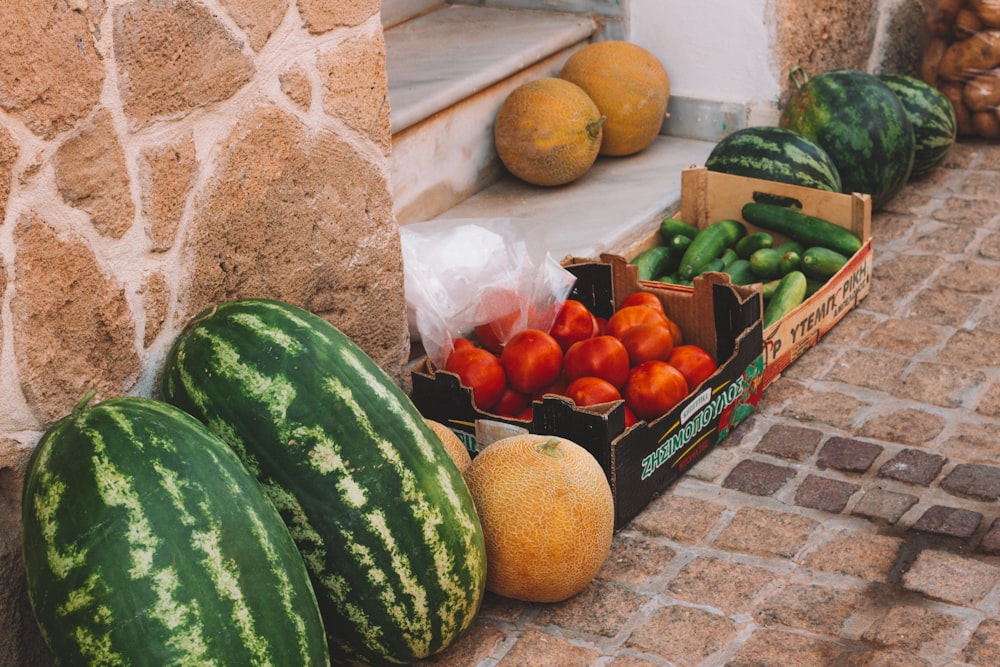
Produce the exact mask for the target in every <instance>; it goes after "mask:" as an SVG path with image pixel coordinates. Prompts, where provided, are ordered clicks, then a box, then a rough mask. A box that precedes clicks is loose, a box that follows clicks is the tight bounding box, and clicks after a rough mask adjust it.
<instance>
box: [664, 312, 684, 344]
mask: <svg viewBox="0 0 1000 667" xmlns="http://www.w3.org/2000/svg"><path fill="white" fill-rule="evenodd" d="M664 317H667V316H666V315H664ZM667 328H669V329H670V335H671V336H673V339H674V346H675V347H676V346H678V345H682V344H683V343H684V334H682V333H681V328H680V327H679V326H677V323H676V322H674V321H673V320H672V319H670V318H669V317H667Z"/></svg>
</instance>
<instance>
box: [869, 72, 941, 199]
mask: <svg viewBox="0 0 1000 667" xmlns="http://www.w3.org/2000/svg"><path fill="white" fill-rule="evenodd" d="M878 78H879V80H880V81H881V82H882V83H884V84H885V85H886V86H888V87H889V90H891V91H892V92H893V93H895V94H896V97H897V98H898V99H899V101H900V103H902V105H903V109H905V110H906V115H907V116H908V117H909V119H910V123H911V124H912V125H913V141H914V147H915V148H914V152H913V171H912V172H910V178H911V179H912V178H916V177H919V176H923V175H924V174H926V173H927V172H929V171H931V170H932V169H933V168H934V167H936V166H938V165H939V164H941V162H942V161H943V160H944V158H945V156H946V155H948V152H949V151H950V150H951V149H952V146H954V145H955V138H956V137H957V135H958V120H957V119H956V117H955V107H953V106H952V105H951V101H950V100H949V99H948V98H947V97H946V96H945V94H944V93H942V92H941V91H940V90H938V89H937V88H935V87H934V86H932V85H930V84H929V83H927V82H926V81H922V80H921V79H918V78H916V77H913V76H907V75H906V74H879V75H878Z"/></svg>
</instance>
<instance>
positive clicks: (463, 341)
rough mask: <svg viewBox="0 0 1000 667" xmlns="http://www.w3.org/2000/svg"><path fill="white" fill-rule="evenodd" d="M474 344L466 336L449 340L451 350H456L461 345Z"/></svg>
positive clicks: (461, 346) (473, 345) (470, 345)
mask: <svg viewBox="0 0 1000 667" xmlns="http://www.w3.org/2000/svg"><path fill="white" fill-rule="evenodd" d="M475 346H476V344H475V343H473V342H472V341H471V340H469V339H468V338H456V339H455V340H453V341H452V342H451V347H452V349H453V350H458V349H461V348H463V347H475Z"/></svg>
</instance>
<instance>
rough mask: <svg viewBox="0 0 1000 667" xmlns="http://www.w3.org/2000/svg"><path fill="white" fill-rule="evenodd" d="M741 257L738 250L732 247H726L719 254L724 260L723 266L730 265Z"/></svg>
mask: <svg viewBox="0 0 1000 667" xmlns="http://www.w3.org/2000/svg"><path fill="white" fill-rule="evenodd" d="M739 258H740V256H739V255H737V254H736V251H735V250H733V249H732V248H726V249H725V250H723V251H722V254H721V255H720V256H719V259H721V260H722V265H723V266H729V265H730V264H732V263H733V262H735V261H736V260H738V259H739Z"/></svg>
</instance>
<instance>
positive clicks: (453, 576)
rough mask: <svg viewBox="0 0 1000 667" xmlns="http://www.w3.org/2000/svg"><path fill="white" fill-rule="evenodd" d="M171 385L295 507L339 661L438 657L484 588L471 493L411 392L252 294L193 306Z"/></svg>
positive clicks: (304, 318) (301, 313) (340, 339)
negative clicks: (197, 310)
mask: <svg viewBox="0 0 1000 667" xmlns="http://www.w3.org/2000/svg"><path fill="white" fill-rule="evenodd" d="M162 392H163V395H164V397H165V398H166V400H167V401H169V402H171V403H173V404H175V405H177V406H178V407H181V408H182V409H184V410H187V411H189V412H190V413H191V414H193V415H194V416H196V417H197V418H199V419H201V420H202V421H204V422H205V423H206V424H207V425H208V426H209V428H210V429H212V430H213V431H215V432H217V433H219V434H220V436H221V437H222V438H223V439H224V440H226V441H227V442H228V443H229V444H230V445H231V446H232V447H233V449H234V450H235V451H236V452H237V453H238V454H239V456H240V458H241V459H242V460H243V461H244V463H245V465H246V466H247V468H248V469H250V470H251V471H253V472H254V474H255V475H256V476H257V478H258V480H259V482H260V483H261V485H262V487H263V488H264V489H265V492H266V493H267V495H268V496H269V497H270V498H271V500H272V502H273V503H274V504H275V506H276V507H277V508H278V510H279V512H280V513H281V515H282V516H283V517H284V519H285V521H286V524H287V525H288V527H289V529H290V532H291V534H292V536H293V537H294V539H295V541H296V544H297V545H298V547H299V550H300V552H301V553H302V555H303V559H304V560H305V563H306V567H307V568H308V570H309V572H310V575H311V576H312V579H313V582H314V588H315V590H316V594H317V598H318V600H319V605H320V609H321V611H322V614H323V619H324V622H325V624H326V627H327V634H328V641H329V643H330V647H331V652H332V653H333V655H334V658H335V661H337V660H342V661H345V662H355V663H368V664H392V663H409V662H414V661H416V660H419V659H422V658H425V657H427V656H430V655H432V654H434V653H436V652H438V651H440V650H442V649H443V648H446V647H447V646H449V645H450V644H451V643H453V642H454V641H455V640H456V639H457V638H458V637H459V636H460V635H461V634H462V633H464V632H465V630H466V629H468V627H469V625H470V624H471V622H472V620H473V618H474V617H475V614H476V613H477V612H478V609H479V606H480V604H481V600H482V595H483V592H484V589H485V568H486V556H485V545H484V542H483V535H482V527H481V526H480V524H479V518H478V515H477V514H476V512H475V506H474V505H473V503H472V499H471V496H470V495H469V492H468V488H467V487H466V486H465V483H464V481H463V480H462V478H461V474H460V473H459V472H458V468H457V467H456V466H455V465H454V462H453V461H452V459H451V458H450V457H449V456H448V454H447V452H446V450H445V449H444V447H443V445H441V443H440V441H439V440H438V439H437V437H436V436H435V435H434V433H433V431H431V430H430V428H429V427H428V426H427V424H426V422H425V420H424V419H423V417H422V416H421V415H420V413H419V412H418V411H417V410H416V408H415V407H414V406H413V404H412V403H411V402H410V400H409V398H408V397H407V396H406V395H405V394H404V393H403V392H402V390H401V389H400V388H399V387H398V386H397V385H396V384H395V383H393V382H392V380H391V379H390V378H389V377H388V376H387V375H386V374H385V373H384V371H382V369H381V368H379V367H378V366H377V365H376V364H375V363H374V362H373V361H372V360H371V359H370V358H369V357H368V356H367V355H366V354H365V353H364V352H363V351H362V350H361V349H360V348H358V347H357V346H356V345H355V344H354V343H353V342H352V341H351V340H350V339H349V338H347V337H346V336H344V335H343V334H342V333H341V332H340V331H338V330H337V329H336V328H335V327H333V326H332V325H330V324H329V323H327V322H326V321H324V320H322V319H321V318H319V317H317V316H315V315H313V314H311V313H309V312H307V311H305V310H302V309H299V308H296V307H293V306H290V305H288V304H285V303H281V302H277V301H271V300H262V299H246V300H241V301H233V302H228V303H224V304H221V305H219V306H217V307H216V308H214V309H212V310H211V311H209V312H208V313H206V314H203V315H202V316H199V317H196V318H195V320H194V321H193V322H192V323H191V325H189V327H188V328H187V329H186V330H185V332H183V333H182V334H181V336H180V337H178V339H177V341H175V344H174V346H173V347H172V348H171V350H170V352H169V354H168V356H167V360H166V365H165V370H164V375H163V382H162Z"/></svg>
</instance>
